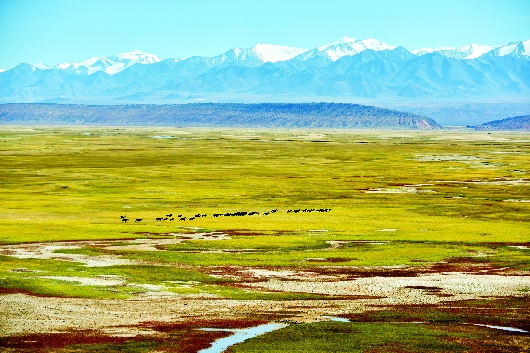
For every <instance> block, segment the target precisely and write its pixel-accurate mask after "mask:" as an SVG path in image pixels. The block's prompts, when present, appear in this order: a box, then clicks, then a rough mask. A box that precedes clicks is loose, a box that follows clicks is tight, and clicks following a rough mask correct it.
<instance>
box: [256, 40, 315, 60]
mask: <svg viewBox="0 0 530 353" xmlns="http://www.w3.org/2000/svg"><path fill="white" fill-rule="evenodd" d="M251 50H252V51H253V52H254V53H256V55H257V56H258V57H259V58H260V60H261V61H262V62H264V63H266V62H272V63H275V62H278V61H286V60H290V59H292V58H294V57H295V56H297V55H300V54H303V53H305V52H306V51H307V49H303V48H295V47H288V46H284V45H276V44H261V43H258V44H256V45H255V46H254V47H252V48H251Z"/></svg>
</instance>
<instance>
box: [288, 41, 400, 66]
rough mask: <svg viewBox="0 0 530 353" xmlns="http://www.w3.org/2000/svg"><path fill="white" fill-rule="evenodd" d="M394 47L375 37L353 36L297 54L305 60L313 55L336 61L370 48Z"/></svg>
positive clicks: (388, 48)
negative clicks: (362, 38)
mask: <svg viewBox="0 0 530 353" xmlns="http://www.w3.org/2000/svg"><path fill="white" fill-rule="evenodd" d="M395 48H396V47H395V46H393V45H389V44H386V43H383V42H380V41H378V40H377V39H373V38H368V39H364V40H357V39H354V38H349V37H344V38H342V39H340V40H338V41H336V42H333V43H330V44H326V45H323V46H320V47H318V48H316V49H313V50H310V51H308V52H306V53H305V54H302V55H300V56H299V58H300V59H301V60H307V59H311V58H314V57H324V58H327V59H329V60H331V61H337V60H339V59H340V58H342V57H343V56H353V55H355V54H359V53H360V52H362V51H364V50H367V49H370V50H375V51H381V50H392V49H395Z"/></svg>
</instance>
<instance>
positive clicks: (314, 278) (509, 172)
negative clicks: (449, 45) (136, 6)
mask: <svg viewBox="0 0 530 353" xmlns="http://www.w3.org/2000/svg"><path fill="white" fill-rule="evenodd" d="M529 147H530V135H529V134H528V133H516V132H513V133H503V132H492V133H487V132H468V131H436V132H432V131H431V132H429V131H422V132H417V131H375V130H374V131H369V130H366V131H361V130H265V129H263V130H262V129H198V128H197V129H192V128H186V129H183V128H182V129H180V128H129V127H106V128H102V127H45V126H40V127H39V126H34V127H16V126H4V127H2V129H0V336H2V337H3V338H2V340H0V341H1V342H4V343H1V342H0V347H2V349H5V350H8V351H13V352H18V351H24V350H28V349H32V350H42V351H58V352H62V351H79V352H82V351H94V350H108V351H135V352H137V351H146V352H149V351H157V350H158V351H181V352H192V351H197V350H198V349H200V348H205V347H207V346H208V345H209V343H210V342H211V341H212V340H214V339H216V338H218V337H221V336H222V335H224V334H226V332H225V333H219V332H216V333H212V332H206V331H200V330H196V328H200V327H222V328H234V327H247V326H252V325H255V324H258V323H262V322H263V323H264V322H277V321H282V322H284V323H290V324H291V325H289V326H288V327H286V328H284V329H280V330H278V331H276V332H273V333H269V334H266V335H263V336H260V337H259V338H256V339H252V340H249V341H247V342H245V343H243V344H239V345H237V346H235V347H233V348H232V349H233V350H234V351H240V350H243V351H260V352H262V351H296V350H293V349H294V347H298V349H299V351H304V352H306V351H315V352H325V351H340V349H343V351H359V352H365V351H371V352H374V351H377V352H379V351H381V352H384V351H418V352H430V351H439V352H451V351H471V352H474V351H477V352H479V351H480V352H483V351H518V350H519V351H523V350H525V349H530V341H529V336H528V334H525V333H521V332H515V333H514V332H504V331H502V332H501V331H499V332H493V333H492V330H493V331H495V330H494V329H491V328H488V327H485V326H474V325H472V324H484V325H495V324H498V325H499V324H502V325H501V326H510V327H518V328H521V329H525V330H527V331H529V330H530V327H528V325H525V324H524V322H530V316H529V315H528V312H530V311H529V310H528V309H529V307H528V295H529V292H530V276H529V275H530V272H529V271H530V249H529V247H530V230H529V229H530V227H529V219H530V218H529V216H530V148H529ZM298 210H299V211H298ZM242 212H246V214H244V215H242ZM251 212H255V213H254V214H252V215H249V213H251ZM214 214H217V215H220V216H217V217H214V216H213V215H214ZM238 214H239V215H238ZM169 215H170V216H169ZM199 215H200V216H199ZM204 215H206V216H204ZM121 216H124V217H125V218H127V219H128V220H129V221H128V222H124V221H123V220H122V218H121ZM157 218H160V219H161V220H156V219H157ZM184 218H186V219H185V220H184ZM137 219H141V220H140V221H137ZM171 219H173V220H171ZM477 299H481V300H482V301H473V300H477ZM506 303H508V304H509V305H508V304H506ZM507 307H509V308H510V310H511V311H510V315H509V316H508V318H507V317H506V314H505V313H506V310H507V309H506V308H507ZM411 308H419V309H417V310H416V311H415V312H414V315H412V314H410V311H411V310H413V309H411ZM457 308H460V309H457ZM462 308H463V309H462ZM375 309H377V310H376V311H373V312H372V310H375ZM473 310H476V311H479V310H482V312H484V313H486V314H485V315H482V316H480V315H471V314H470V313H474V311H473ZM361 312H365V313H366V314H365V316H355V315H358V313H361ZM384 313H388V314H385V315H386V316H385V315H383V314H384ZM433 313H434V314H433ZM466 313H467V314H466ZM329 315H335V316H341V317H347V318H349V319H350V320H351V322H323V320H324V321H325V317H326V316H329ZM466 315H467V316H466ZM383 316H384V317H383ZM404 317H407V318H409V317H414V320H416V321H421V322H425V324H421V325H420V324H416V325H412V324H410V323H409V322H408V321H411V320H408V319H407V320H408V321H407V320H405V319H403V318H404ZM439 317H442V318H444V319H443V320H442V321H441V322H440V320H439ZM204 318H208V320H204ZM374 318H375V319H374ZM389 318H390V319H389ZM433 318H437V319H433ZM451 318H452V319H451ZM510 318H512V319H513V320H509V319H510ZM457 319H458V320H459V321H458V327H457V328H455V326H454V325H448V324H446V322H447V320H449V321H450V320H457ZM256 320H258V321H256ZM444 320H445V321H444ZM402 321H406V322H407V323H406V324H404V323H403V322H402ZM450 322H453V321H450ZM497 331H498V330H497ZM58 332H60V333H58ZM374 336H376V337H377V339H375V338H373V337H374ZM297 337H298V338H297ZM300 337H301V338H303V341H304V342H305V343H304V344H301V343H300V339H299V338H300ZM404 337H410V339H407V340H404ZM480 341H487V342H489V344H490V345H489V346H486V347H484V346H480V345H479V344H478V343H477V342H480ZM61 342H62V343H61ZM306 346H307V347H306ZM339 348H340V349H339Z"/></svg>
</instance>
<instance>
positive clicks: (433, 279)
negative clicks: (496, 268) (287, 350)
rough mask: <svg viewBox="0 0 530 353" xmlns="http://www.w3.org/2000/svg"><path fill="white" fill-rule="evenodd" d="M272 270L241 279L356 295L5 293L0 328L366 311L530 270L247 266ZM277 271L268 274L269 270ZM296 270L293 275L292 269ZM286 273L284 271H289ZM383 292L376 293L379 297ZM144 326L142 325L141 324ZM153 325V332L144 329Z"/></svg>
mask: <svg viewBox="0 0 530 353" xmlns="http://www.w3.org/2000/svg"><path fill="white" fill-rule="evenodd" d="M248 271H254V272H253V273H254V274H257V275H260V276H264V277H267V278H269V279H268V280H267V281H265V282H250V283H242V285H246V286H248V287H254V288H256V289H258V288H259V289H267V290H276V291H294V292H305V293H320V294H330V295H347V296H352V297H353V296H359V299H353V300H296V301H264V300H226V299H217V298H204V297H195V298H192V297H186V296H181V297H178V296H175V297H170V298H161V297H157V296H153V297H149V296H144V297H140V298H135V299H134V300H98V299H78V298H54V297H38V296H31V295H26V294H5V295H0V335H1V336H11V335H21V334H27V333H44V332H61V331H67V330H72V329H74V330H83V329H91V330H101V331H102V332H105V333H109V334H113V333H116V334H120V335H136V334H138V333H139V332H138V330H139V328H138V327H135V326H137V325H138V324H140V323H141V322H145V321H162V322H164V321H166V322H175V321H185V320H189V319H193V318H196V317H207V318H212V319H244V318H249V317H253V316H255V315H271V316H272V317H281V318H283V319H285V320H290V321H295V322H307V321H317V320H320V319H321V317H322V316H326V315H327V316H336V315H341V314H347V313H355V312H361V311H364V310H368V309H370V308H372V307H373V306H377V305H389V304H390V305H399V304H435V303H439V302H442V301H449V300H450V301H455V300H464V299H477V298H492V297H497V298H498V297H511V296H522V295H524V293H523V292H522V290H525V289H528V288H530V276H500V275H476V274H467V273H448V274H430V275H424V276H418V277H368V278H359V279H356V280H353V281H352V280H348V281H329V278H328V281H327V282H317V281H314V280H303V278H302V276H301V275H300V274H298V275H297V274H296V273H290V272H289V271H285V273H282V272H279V271H278V273H271V272H273V271H263V270H259V269H254V270H252V269H249V270H248ZM273 274H274V275H275V277H274V278H271V277H272V275H273ZM291 276H293V277H294V278H295V279H293V278H291V279H289V278H288V277H291ZM285 277H287V278H285ZM378 297H379V298H378ZM142 330H144V331H145V329H142ZM144 333H148V332H144Z"/></svg>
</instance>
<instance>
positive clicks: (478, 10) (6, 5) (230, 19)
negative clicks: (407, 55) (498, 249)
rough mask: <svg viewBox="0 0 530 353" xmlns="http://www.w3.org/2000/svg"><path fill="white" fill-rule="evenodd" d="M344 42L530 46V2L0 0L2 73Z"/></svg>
mask: <svg viewBox="0 0 530 353" xmlns="http://www.w3.org/2000/svg"><path fill="white" fill-rule="evenodd" d="M344 36H348V37H353V38H357V39H365V38H369V37H372V38H377V39H379V40H381V41H383V42H386V43H388V44H392V45H402V46H404V47H405V48H407V49H409V50H413V49H418V48H421V47H438V46H441V45H447V46H461V45H464V44H469V43H473V42H474V43H479V44H487V45H498V44H505V43H508V42H510V41H519V40H527V39H530V0H440V1H435V0H370V1H365V0H357V1H355V0H350V1H341V0H300V1H298V0H291V1H289V0H266V1H265V0H246V1H237V0H218V1H213V0H188V1H178V0H174V1H170V0H149V1H143V0H111V1H108V0H46V1H44V0H0V68H4V69H10V68H12V67H14V66H16V65H17V64H18V63H20V62H27V63H38V62H43V63H45V64H48V65H52V64H56V63H59V62H64V61H80V60H84V59H86V58H89V57H92V56H108V55H113V54H117V53H122V52H127V51H132V50H135V49H140V50H142V51H144V52H148V53H152V54H156V55H158V56H160V57H162V58H170V57H177V58H183V57H188V56H192V55H201V56H214V55H217V54H220V53H223V52H225V51H227V50H229V49H231V48H233V47H236V46H240V47H252V46H253V45H254V44H256V43H258V42H260V43H273V44H281V45H289V46H295V47H303V48H309V49H311V48H314V47H317V46H319V45H323V44H327V43H330V42H333V41H335V40H338V39H340V38H342V37H344Z"/></svg>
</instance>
